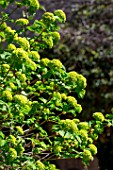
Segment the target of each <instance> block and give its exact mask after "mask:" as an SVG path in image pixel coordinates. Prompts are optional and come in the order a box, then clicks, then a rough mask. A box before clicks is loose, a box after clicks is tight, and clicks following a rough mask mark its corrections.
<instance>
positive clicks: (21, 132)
mask: <svg viewBox="0 0 113 170" xmlns="http://www.w3.org/2000/svg"><path fill="white" fill-rule="evenodd" d="M16 129H17V131H18V133H19V134H21V135H23V134H24V131H23V129H22V127H20V126H16Z"/></svg>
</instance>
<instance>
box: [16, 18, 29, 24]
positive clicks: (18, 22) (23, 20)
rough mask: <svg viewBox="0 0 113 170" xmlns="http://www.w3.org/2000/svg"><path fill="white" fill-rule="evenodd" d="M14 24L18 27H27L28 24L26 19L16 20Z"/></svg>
mask: <svg viewBox="0 0 113 170" xmlns="http://www.w3.org/2000/svg"><path fill="white" fill-rule="evenodd" d="M16 24H18V25H28V24H29V20H28V19H26V18H19V19H17V20H16Z"/></svg>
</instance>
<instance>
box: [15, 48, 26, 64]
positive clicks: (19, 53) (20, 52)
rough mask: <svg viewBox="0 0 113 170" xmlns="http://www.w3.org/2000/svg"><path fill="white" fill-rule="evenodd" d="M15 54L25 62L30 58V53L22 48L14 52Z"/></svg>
mask: <svg viewBox="0 0 113 170" xmlns="http://www.w3.org/2000/svg"><path fill="white" fill-rule="evenodd" d="M13 54H14V55H15V56H16V57H17V58H18V59H19V60H20V61H23V60H24V59H26V58H28V53H27V52H26V51H24V50H23V49H22V48H17V49H16V50H14V51H13Z"/></svg>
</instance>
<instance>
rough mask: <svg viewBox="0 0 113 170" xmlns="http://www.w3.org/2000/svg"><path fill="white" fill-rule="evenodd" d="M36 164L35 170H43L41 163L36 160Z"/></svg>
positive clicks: (43, 166)
mask: <svg viewBox="0 0 113 170" xmlns="http://www.w3.org/2000/svg"><path fill="white" fill-rule="evenodd" d="M36 164H37V168H38V169H37V170H45V165H44V164H43V163H42V162H41V161H39V160H38V161H37V162H36Z"/></svg>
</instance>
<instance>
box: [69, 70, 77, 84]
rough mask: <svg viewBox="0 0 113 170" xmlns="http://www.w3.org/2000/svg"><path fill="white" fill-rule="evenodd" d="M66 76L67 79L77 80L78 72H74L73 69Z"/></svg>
mask: <svg viewBox="0 0 113 170" xmlns="http://www.w3.org/2000/svg"><path fill="white" fill-rule="evenodd" d="M68 78H69V81H72V82H77V79H78V73H76V72H75V71H71V72H69V73H68Z"/></svg>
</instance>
